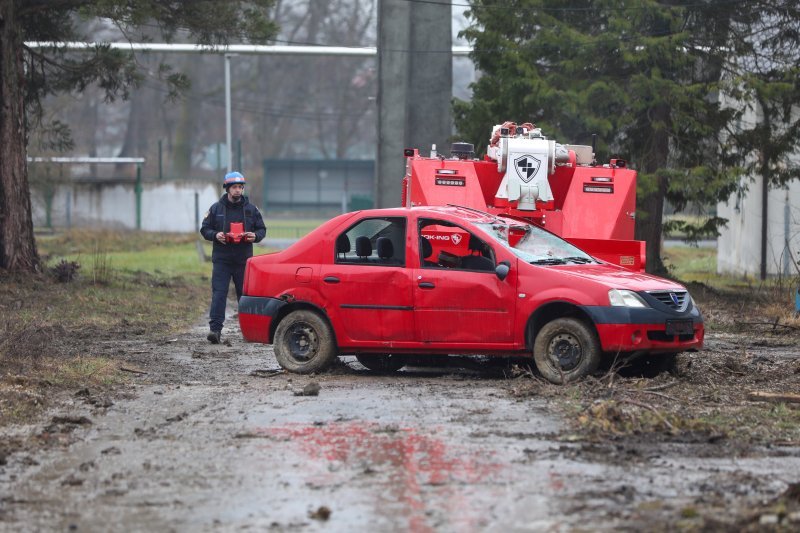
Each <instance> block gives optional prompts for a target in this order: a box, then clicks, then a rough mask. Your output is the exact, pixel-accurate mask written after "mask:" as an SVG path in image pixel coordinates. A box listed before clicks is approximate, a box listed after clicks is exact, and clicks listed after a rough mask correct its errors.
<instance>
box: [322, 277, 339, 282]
mask: <svg viewBox="0 0 800 533" xmlns="http://www.w3.org/2000/svg"><path fill="white" fill-rule="evenodd" d="M322 281H324V282H325V283H339V278H337V277H336V276H325V277H324V278H322Z"/></svg>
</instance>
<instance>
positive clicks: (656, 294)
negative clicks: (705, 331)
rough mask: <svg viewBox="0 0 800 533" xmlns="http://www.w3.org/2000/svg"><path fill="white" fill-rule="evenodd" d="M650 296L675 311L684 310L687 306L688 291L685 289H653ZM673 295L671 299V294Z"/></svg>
mask: <svg viewBox="0 0 800 533" xmlns="http://www.w3.org/2000/svg"><path fill="white" fill-rule="evenodd" d="M649 294H650V296H652V297H653V298H655V299H656V300H658V301H659V302H661V303H662V304H664V305H666V306H667V307H669V308H670V309H674V310H676V311H686V308H687V307H688V306H689V293H687V292H686V291H653V292H650V293H649ZM673 294H674V295H675V298H674V299H673V297H672V295H673Z"/></svg>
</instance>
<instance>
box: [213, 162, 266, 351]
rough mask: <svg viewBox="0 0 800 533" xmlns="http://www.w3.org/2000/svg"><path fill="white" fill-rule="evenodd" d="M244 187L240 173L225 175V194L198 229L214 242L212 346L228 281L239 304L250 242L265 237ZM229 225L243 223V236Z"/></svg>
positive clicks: (219, 328) (222, 316) (261, 221)
mask: <svg viewBox="0 0 800 533" xmlns="http://www.w3.org/2000/svg"><path fill="white" fill-rule="evenodd" d="M244 184H245V179H244V176H242V175H241V174H240V173H239V172H230V173H228V174H226V175H225V181H223V183H222V187H223V188H224V189H225V194H223V195H222V198H220V199H219V202H216V203H215V204H214V205H212V206H211V208H210V209H209V210H208V212H207V213H206V216H205V218H204V219H203V227H202V228H200V233H201V234H202V235H203V238H204V239H205V240H207V241H212V242H213V243H214V250H213V252H212V253H211V262H212V264H213V265H214V268H213V271H212V274H211V309H210V310H209V312H208V318H209V321H208V325H209V328H210V330H211V331H209V333H208V340H209V341H210V342H211V344H219V341H220V337H221V335H222V323H223V322H224V321H225V301H226V300H227V298H228V286H229V285H230V281H231V278H232V279H233V285H234V287H236V300H237V301H238V300H239V298H241V297H242V290H243V285H244V267H245V265H246V264H247V259H248V258H250V257H253V243H254V242H259V241H261V239H263V238H264V237H265V236H266V234H267V227H266V226H265V225H264V219H263V218H261V212H260V211H259V210H258V208H257V207H256V206H254V205H253V204H251V203H250V202H248V200H247V196H245V195H244ZM231 223H240V224H243V232H244V233H243V234H241V235H236V234H231V233H230V232H231Z"/></svg>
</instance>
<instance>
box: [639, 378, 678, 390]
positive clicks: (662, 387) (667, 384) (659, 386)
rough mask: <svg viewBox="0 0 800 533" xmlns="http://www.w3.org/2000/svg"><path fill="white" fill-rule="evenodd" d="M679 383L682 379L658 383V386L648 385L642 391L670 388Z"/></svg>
mask: <svg viewBox="0 0 800 533" xmlns="http://www.w3.org/2000/svg"><path fill="white" fill-rule="evenodd" d="M678 383H680V381H677V380H675V381H670V382H669V383H664V384H663V385H658V386H656V387H647V388H646V389H642V392H654V391H657V390H664V389H668V388H670V387H674V386H675V385H677V384H678Z"/></svg>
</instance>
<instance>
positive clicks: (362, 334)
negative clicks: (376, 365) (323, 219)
mask: <svg viewBox="0 0 800 533" xmlns="http://www.w3.org/2000/svg"><path fill="white" fill-rule="evenodd" d="M387 242H388V243H389V244H387ZM334 246H335V248H336V252H335V258H334V261H333V262H332V263H329V264H326V265H323V266H322V268H321V272H320V273H321V281H322V283H321V288H320V291H321V292H322V294H323V296H324V298H325V300H326V301H327V304H328V307H329V309H328V314H329V315H330V316H331V320H332V321H333V322H334V327H335V329H336V334H337V341H338V342H339V344H340V345H342V346H348V345H353V346H369V345H376V346H388V345H390V344H391V343H396V342H411V341H413V340H414V336H415V333H414V313H413V309H414V308H413V301H412V298H413V293H412V290H411V275H412V271H411V269H409V268H407V266H406V259H405V258H406V253H405V249H406V219H405V218H402V217H380V218H365V219H361V220H359V221H358V222H356V223H355V224H354V225H352V226H350V227H349V228H348V229H346V230H345V231H343V232H341V233H340V234H339V235H337V236H336V239H335V244H334ZM387 252H390V253H388V255H387Z"/></svg>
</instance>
